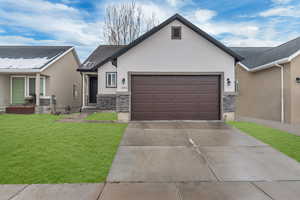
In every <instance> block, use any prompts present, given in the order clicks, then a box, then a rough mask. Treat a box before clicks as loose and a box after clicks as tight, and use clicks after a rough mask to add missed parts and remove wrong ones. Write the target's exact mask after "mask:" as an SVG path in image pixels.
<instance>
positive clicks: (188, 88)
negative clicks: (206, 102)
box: [135, 83, 218, 93]
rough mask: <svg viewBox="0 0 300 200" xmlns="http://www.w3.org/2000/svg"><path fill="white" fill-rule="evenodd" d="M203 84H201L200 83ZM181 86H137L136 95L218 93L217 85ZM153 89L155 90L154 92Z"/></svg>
mask: <svg viewBox="0 0 300 200" xmlns="http://www.w3.org/2000/svg"><path fill="white" fill-rule="evenodd" d="M200 84H201V83H200ZM200 84H199V85H196V84H195V85H179V84H173V85H157V86H155V85H137V86H135V92H136V93H146V92H160V91H161V92H166V91H167V92H170V93H172V92H176V93H178V92H185V93H191V92H198V93H202V92H212V91H215V92H216V91H218V85H217V84H207V85H204V84H201V85H200ZM153 88H155V90H154V91H153Z"/></svg>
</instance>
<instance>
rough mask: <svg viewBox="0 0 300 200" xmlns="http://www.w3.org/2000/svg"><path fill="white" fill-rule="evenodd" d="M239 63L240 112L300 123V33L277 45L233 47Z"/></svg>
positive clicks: (237, 111) (237, 107) (237, 106)
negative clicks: (239, 59) (239, 56)
mask: <svg viewBox="0 0 300 200" xmlns="http://www.w3.org/2000/svg"><path fill="white" fill-rule="evenodd" d="M232 50H234V51H235V52H237V53H238V54H239V55H241V56H243V57H244V60H242V61H240V62H239V63H238V64H237V68H236V79H237V81H238V88H239V89H238V96H237V98H236V115H237V116H239V117H248V118H258V119H264V120H272V121H281V122H284V123H292V124H297V123H298V124H299V123H300V106H299V105H300V37H298V38H296V39H294V40H291V41H289V42H287V43H284V44H282V45H280V46H277V47H236V48H232Z"/></svg>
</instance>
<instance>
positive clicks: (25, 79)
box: [0, 73, 50, 112]
mask: <svg viewBox="0 0 300 200" xmlns="http://www.w3.org/2000/svg"><path fill="white" fill-rule="evenodd" d="M48 79H49V78H48V77H46V76H43V75H41V74H40V73H36V74H1V75H0V109H1V110H2V111H4V110H6V108H11V109H8V110H9V112H13V110H17V111H19V110H20V108H22V107H24V108H26V109H25V110H27V109H28V108H30V107H38V108H39V109H36V112H39V111H40V107H41V108H45V107H49V106H50V97H49V96H47V95H46V85H47V82H48ZM26 112H27V111H26Z"/></svg>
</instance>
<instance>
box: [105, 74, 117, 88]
mask: <svg viewBox="0 0 300 200" xmlns="http://www.w3.org/2000/svg"><path fill="white" fill-rule="evenodd" d="M109 74H114V75H115V84H114V85H109V84H108V76H109ZM105 76H106V77H105V79H106V88H117V82H118V81H117V77H118V75H117V72H106V74H105Z"/></svg>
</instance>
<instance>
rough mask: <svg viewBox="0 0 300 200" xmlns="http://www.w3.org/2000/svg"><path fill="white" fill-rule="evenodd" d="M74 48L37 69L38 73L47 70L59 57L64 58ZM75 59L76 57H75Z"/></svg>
mask: <svg viewBox="0 0 300 200" xmlns="http://www.w3.org/2000/svg"><path fill="white" fill-rule="evenodd" d="M73 50H74V47H72V48H70V49H69V50H67V51H65V52H64V53H63V54H61V55H60V56H58V57H57V58H55V59H54V60H52V61H50V62H49V63H48V64H47V65H46V66H44V67H43V68H41V69H39V72H42V71H44V70H45V69H47V68H48V67H49V66H51V65H52V64H53V63H55V62H56V61H58V60H59V59H60V58H61V57H63V56H65V55H66V54H68V53H69V52H71V51H73ZM75 57H76V56H75Z"/></svg>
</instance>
